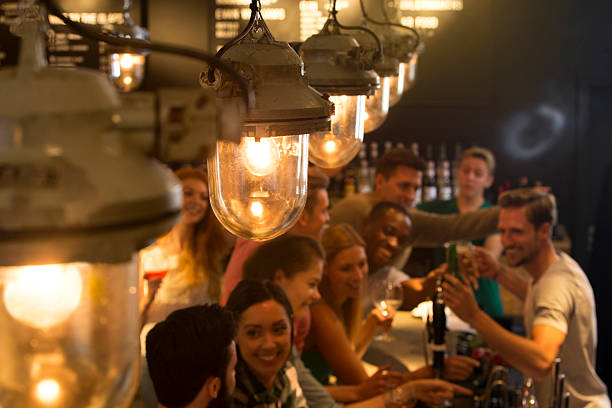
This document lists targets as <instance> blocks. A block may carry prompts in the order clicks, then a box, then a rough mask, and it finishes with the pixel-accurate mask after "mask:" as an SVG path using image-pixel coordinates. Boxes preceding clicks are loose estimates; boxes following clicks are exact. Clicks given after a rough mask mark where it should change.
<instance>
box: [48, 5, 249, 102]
mask: <svg viewBox="0 0 612 408" xmlns="http://www.w3.org/2000/svg"><path fill="white" fill-rule="evenodd" d="M41 3H43V4H44V5H45V6H46V7H47V9H48V10H49V13H50V14H53V15H54V16H56V17H57V18H59V19H60V20H62V22H63V23H64V24H66V26H67V27H68V28H70V29H71V30H72V31H74V32H76V33H78V34H80V35H82V36H83V37H87V38H90V39H93V40H96V41H102V42H105V43H108V44H111V45H115V46H119V47H132V48H137V49H142V50H150V51H158V52H163V53H167V54H174V55H181V56H183V57H189V58H194V59H197V60H200V61H204V62H206V63H208V64H210V65H211V66H213V67H216V68H219V69H220V70H223V71H225V72H227V73H228V74H229V75H230V76H231V77H232V78H233V79H234V80H235V81H236V83H237V84H238V86H239V87H240V88H241V89H242V90H243V92H244V98H245V101H246V104H247V109H252V108H253V107H254V106H255V93H254V92H253V90H252V89H251V87H250V86H249V84H248V82H247V80H246V79H245V78H243V77H242V76H241V75H240V74H239V73H238V72H237V71H236V70H235V69H234V67H232V66H231V65H230V64H228V63H226V62H224V61H221V60H220V59H218V58H216V57H215V56H213V55H209V54H206V53H203V52H200V51H197V50H193V49H190V48H184V47H177V46H175V45H169V44H162V43H154V42H150V41H144V40H138V39H133V38H122V37H114V36H111V35H107V34H104V33H102V32H100V31H99V30H97V29H94V28H92V27H89V25H88V24H83V23H78V22H76V21H73V20H71V19H69V18H68V17H66V16H65V15H64V11H63V10H62V9H61V8H60V7H59V6H58V5H57V4H56V2H55V1H54V0H41Z"/></svg>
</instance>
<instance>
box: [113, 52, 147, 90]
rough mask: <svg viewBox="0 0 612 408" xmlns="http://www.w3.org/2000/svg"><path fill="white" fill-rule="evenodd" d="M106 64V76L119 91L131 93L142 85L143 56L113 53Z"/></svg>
mask: <svg viewBox="0 0 612 408" xmlns="http://www.w3.org/2000/svg"><path fill="white" fill-rule="evenodd" d="M108 63H109V67H108V75H109V76H110V79H111V80H112V81H113V83H114V84H115V85H116V86H117V88H119V90H120V91H125V92H127V91H131V90H132V89H135V88H137V87H138V86H140V84H141V83H142V80H143V79H144V64H145V57H144V56H142V55H139V54H130V53H121V54H119V53H114V54H111V55H110V56H109V58H108Z"/></svg>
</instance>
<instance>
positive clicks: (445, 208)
mask: <svg viewBox="0 0 612 408" xmlns="http://www.w3.org/2000/svg"><path fill="white" fill-rule="evenodd" d="M488 207H492V204H491V203H490V202H488V201H485V202H484V203H483V204H482V205H481V206H480V208H479V209H483V208H488ZM417 208H418V209H419V210H421V211H427V212H431V213H436V214H458V213H459V207H457V199H456V198H455V197H453V198H451V199H450V200H433V201H427V202H425V203H421V204H419V205H418V206H417ZM484 242H485V238H479V239H474V240H472V243H473V244H474V245H478V246H482V245H484ZM445 259H446V255H445V252H444V248H436V249H435V250H434V265H435V266H438V265H440V264H441V263H443V262H444V261H445ZM474 295H475V296H476V302H478V305H480V307H481V308H482V310H484V311H485V312H486V313H488V314H489V315H491V316H492V317H500V316H503V315H504V307H503V305H502V302H501V297H500V296H499V286H498V285H497V282H495V281H493V280H491V279H486V278H478V290H475V291H474Z"/></svg>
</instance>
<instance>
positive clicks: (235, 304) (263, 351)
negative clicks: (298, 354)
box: [226, 280, 308, 408]
mask: <svg viewBox="0 0 612 408" xmlns="http://www.w3.org/2000/svg"><path fill="white" fill-rule="evenodd" d="M226 308H227V309H228V310H229V311H231V312H232V313H233V315H234V318H235V319H236V321H237V322H238V330H237V336H236V344H237V346H238V364H237V365H236V390H235V391H234V394H233V395H232V400H233V403H232V406H234V407H270V406H275V407H286V408H294V407H307V406H308V405H307V404H306V398H304V395H303V393H302V389H301V388H300V384H299V383H298V380H297V372H296V370H295V367H293V365H292V364H291V363H290V362H289V361H288V358H289V353H290V352H291V346H292V338H293V311H292V309H291V304H290V303H289V300H288V299H287V297H286V296H285V293H284V292H283V290H282V289H281V288H280V287H279V286H277V285H275V284H274V283H272V282H270V281H255V280H245V281H242V282H240V283H239V284H238V285H237V286H236V288H235V289H234V290H233V291H232V293H231V294H230V297H229V299H228V301H227V305H226Z"/></svg>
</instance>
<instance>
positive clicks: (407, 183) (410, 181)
mask: <svg viewBox="0 0 612 408" xmlns="http://www.w3.org/2000/svg"><path fill="white" fill-rule="evenodd" d="M422 178H423V172H422V171H419V170H416V169H414V168H412V167H408V166H398V167H397V168H396V169H395V173H393V175H392V176H391V177H389V178H388V179H385V177H384V176H383V175H382V174H378V175H377V176H376V189H375V193H376V199H377V200H378V201H391V202H393V203H396V204H399V205H401V206H402V207H405V208H407V209H408V208H410V207H412V204H413V203H414V199H415V198H416V193H417V190H418V189H419V188H421V179H422Z"/></svg>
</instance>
